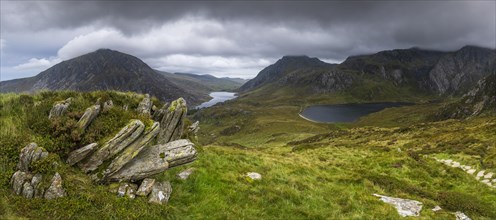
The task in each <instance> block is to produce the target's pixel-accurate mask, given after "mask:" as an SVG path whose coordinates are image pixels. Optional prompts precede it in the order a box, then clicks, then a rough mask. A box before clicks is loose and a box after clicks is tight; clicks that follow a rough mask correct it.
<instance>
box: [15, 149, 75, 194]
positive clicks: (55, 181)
mask: <svg viewBox="0 0 496 220" xmlns="http://www.w3.org/2000/svg"><path fill="white" fill-rule="evenodd" d="M47 156H48V152H47V151H46V150H45V149H44V148H42V147H38V146H37V145H36V143H30V144H28V146H26V147H24V148H23V149H22V150H21V154H20V155H19V163H18V165H17V167H18V168H19V170H18V171H17V172H15V173H14V174H13V175H12V178H11V180H10V185H11V187H12V189H13V191H14V193H15V194H16V195H22V196H23V197H25V198H28V199H29V198H45V199H54V198H59V197H63V196H65V195H66V193H65V190H64V188H63V186H62V177H61V176H60V175H59V174H58V173H55V175H54V176H53V178H52V180H51V185H50V187H49V188H48V189H46V190H45V188H44V186H43V184H42V180H43V175H42V174H41V173H35V174H33V173H32V172H31V171H30V166H31V165H32V163H35V162H37V161H40V160H43V159H45V158H46V157H47Z"/></svg>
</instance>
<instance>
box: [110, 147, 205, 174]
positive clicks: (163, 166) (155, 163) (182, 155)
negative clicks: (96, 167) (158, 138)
mask: <svg viewBox="0 0 496 220" xmlns="http://www.w3.org/2000/svg"><path fill="white" fill-rule="evenodd" d="M193 146H194V145H193V143H191V142H190V141H189V140H185V139H182V140H177V141H173V142H169V143H166V144H159V145H154V146H150V147H147V148H145V149H143V150H142V151H141V152H140V153H139V154H138V156H137V157H136V158H134V159H133V160H131V161H130V162H129V163H127V164H126V165H125V166H124V167H123V168H122V169H120V170H119V171H117V172H116V173H115V174H113V175H112V176H109V177H108V178H107V180H108V181H138V180H141V179H144V178H146V177H149V176H152V175H154V174H157V173H161V172H163V171H165V170H167V169H168V168H171V167H175V166H179V165H181V164H185V163H189V162H192V161H194V160H195V159H196V154H197V153H196V150H195V148H194V147H193Z"/></svg>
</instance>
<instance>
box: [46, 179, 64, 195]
mask: <svg viewBox="0 0 496 220" xmlns="http://www.w3.org/2000/svg"><path fill="white" fill-rule="evenodd" d="M64 196H66V193H65V190H64V187H62V177H61V176H60V174H59V173H55V175H53V178H52V181H51V184H50V187H48V189H47V190H46V192H45V196H44V198H45V199H55V198H60V197H64Z"/></svg>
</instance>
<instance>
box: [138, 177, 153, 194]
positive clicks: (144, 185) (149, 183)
mask: <svg viewBox="0 0 496 220" xmlns="http://www.w3.org/2000/svg"><path fill="white" fill-rule="evenodd" d="M154 184H155V179H150V178H146V179H144V180H143V181H142V182H141V185H140V187H139V188H138V191H136V195H137V196H148V194H150V192H151V191H152V188H153V185H154Z"/></svg>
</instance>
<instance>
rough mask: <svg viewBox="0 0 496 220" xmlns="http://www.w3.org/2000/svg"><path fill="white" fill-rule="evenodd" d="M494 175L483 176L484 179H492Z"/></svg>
mask: <svg viewBox="0 0 496 220" xmlns="http://www.w3.org/2000/svg"><path fill="white" fill-rule="evenodd" d="M493 175H494V173H492V172H491V173H488V174H486V175H484V179H491V178H492V177H493Z"/></svg>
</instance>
